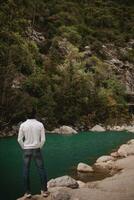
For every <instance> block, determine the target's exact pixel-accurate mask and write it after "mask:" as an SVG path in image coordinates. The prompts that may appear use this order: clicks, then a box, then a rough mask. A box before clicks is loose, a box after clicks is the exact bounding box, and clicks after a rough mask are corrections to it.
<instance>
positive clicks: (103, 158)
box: [96, 155, 114, 163]
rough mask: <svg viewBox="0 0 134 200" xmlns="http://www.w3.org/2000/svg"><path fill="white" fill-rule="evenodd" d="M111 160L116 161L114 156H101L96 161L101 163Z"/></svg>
mask: <svg viewBox="0 0 134 200" xmlns="http://www.w3.org/2000/svg"><path fill="white" fill-rule="evenodd" d="M110 160H114V158H113V157H112V156H105V155H104V156H101V157H99V158H98V159H97V160H96V163H100V162H107V161H110Z"/></svg>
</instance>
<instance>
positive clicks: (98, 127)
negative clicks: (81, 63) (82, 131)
mask: <svg viewBox="0 0 134 200" xmlns="http://www.w3.org/2000/svg"><path fill="white" fill-rule="evenodd" d="M91 131H96V132H103V131H106V130H105V128H103V127H102V126H100V125H95V126H94V127H93V128H92V129H91Z"/></svg>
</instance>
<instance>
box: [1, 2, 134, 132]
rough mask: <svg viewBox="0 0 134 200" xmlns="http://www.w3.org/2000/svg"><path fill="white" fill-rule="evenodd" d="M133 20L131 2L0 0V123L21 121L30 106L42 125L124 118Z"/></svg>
mask: <svg viewBox="0 0 134 200" xmlns="http://www.w3.org/2000/svg"><path fill="white" fill-rule="evenodd" d="M133 18H134V4H133V1H129V2H128V1H127V2H125V1H122V0H120V1H114V0H112V1H111V0H108V1H105V0H94V1H85V0H83V1H80V2H78V1H75V0H69V1H68V0H63V1H60V0H57V1H44V0H40V1H34V2H33V1H32V0H29V1H27V2H26V1H21V2H17V1H15V0H12V1H8V2H4V1H2V3H1V7H0V22H1V24H0V25H1V31H0V36H1V37H0V50H1V51H0V59H1V63H0V71H1V74H0V105H1V106H0V111H1V116H0V125H1V127H3V126H6V125H7V124H8V125H11V124H12V123H16V122H19V121H22V120H23V119H24V116H25V112H26V108H27V107H30V105H31V106H32V105H34V106H36V107H37V110H38V113H39V116H40V117H41V118H44V119H45V122H46V126H47V128H48V129H50V128H51V127H57V126H58V125H63V124H67V125H70V124H71V125H77V124H79V123H81V124H87V125H86V126H88V125H89V126H91V125H93V124H94V123H95V124H96V122H97V123H107V122H106V121H107V119H108V120H109V121H110V120H111V119H112V118H113V119H115V118H119V119H122V118H125V116H128V115H129V114H128V112H127V108H126V107H125V98H124V96H125V92H127V93H132V92H133V91H134V78H133V77H134V40H133V36H134V29H133V27H134V26H133ZM106 66H108V67H106ZM124 87H125V89H124ZM59 105H60V106H59ZM120 105H122V106H123V105H124V107H120ZM119 113H121V116H119V115H120V114H119ZM130 117H131V116H130ZM128 118H129V117H127V120H128ZM116 121H117V120H116ZM121 121H122V120H121ZM124 121H126V118H125V119H124ZM110 123H111V122H110ZM112 123H114V122H112Z"/></svg>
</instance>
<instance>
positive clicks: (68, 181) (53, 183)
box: [48, 175, 78, 188]
mask: <svg viewBox="0 0 134 200" xmlns="http://www.w3.org/2000/svg"><path fill="white" fill-rule="evenodd" d="M48 187H70V188H78V183H77V182H76V180H75V179H73V178H72V177H70V176H67V175H66V176H62V177H58V178H56V179H51V180H50V181H49V182H48Z"/></svg>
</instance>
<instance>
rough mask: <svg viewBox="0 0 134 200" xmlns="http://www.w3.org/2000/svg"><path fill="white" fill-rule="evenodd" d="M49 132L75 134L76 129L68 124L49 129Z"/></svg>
mask: <svg viewBox="0 0 134 200" xmlns="http://www.w3.org/2000/svg"><path fill="white" fill-rule="evenodd" d="M51 133H58V134H67V135H69V134H77V133H78V132H77V131H76V130H74V129H73V128H72V127H70V126H65V125H64V126H61V127H60V128H56V129H54V130H53V131H51Z"/></svg>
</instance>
